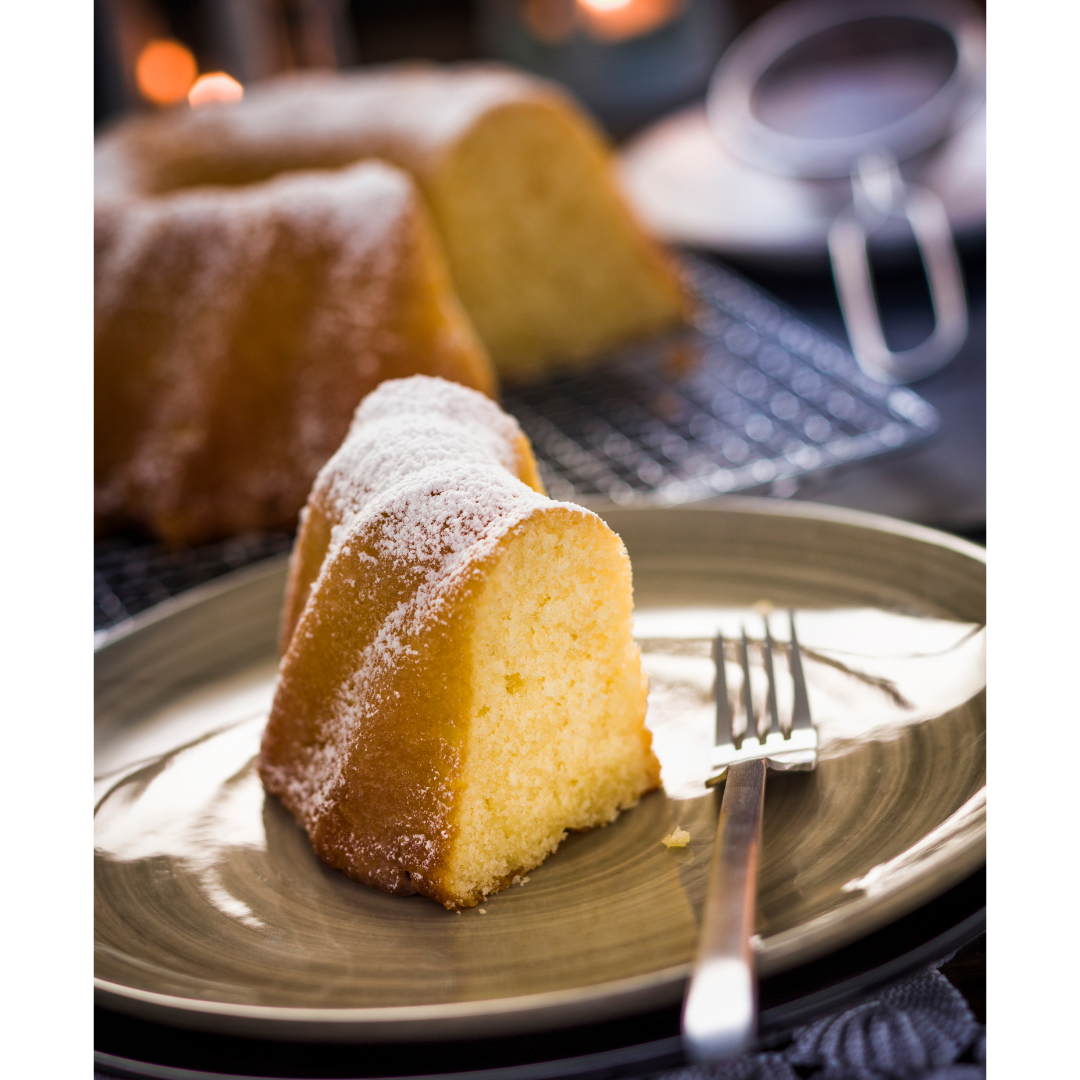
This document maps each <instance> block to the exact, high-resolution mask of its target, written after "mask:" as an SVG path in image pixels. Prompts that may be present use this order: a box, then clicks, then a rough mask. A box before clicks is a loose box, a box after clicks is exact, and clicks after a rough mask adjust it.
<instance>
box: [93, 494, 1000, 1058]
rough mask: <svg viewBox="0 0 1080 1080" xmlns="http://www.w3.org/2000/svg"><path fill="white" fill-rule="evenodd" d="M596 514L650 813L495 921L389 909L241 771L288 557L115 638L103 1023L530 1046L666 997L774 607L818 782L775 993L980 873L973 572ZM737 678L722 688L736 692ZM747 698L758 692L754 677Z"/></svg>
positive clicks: (781, 927)
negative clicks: (719, 721) (622, 616)
mask: <svg viewBox="0 0 1080 1080" xmlns="http://www.w3.org/2000/svg"><path fill="white" fill-rule="evenodd" d="M604 516H605V517H606V519H607V520H608V521H609V523H610V524H611V526H612V527H613V528H614V529H615V530H616V531H617V532H618V533H619V534H620V535H621V536H622V538H623V540H624V541H625V543H626V546H627V549H628V550H629V552H630V557H631V560H632V562H633V567H634V585H635V598H636V615H635V620H636V621H635V633H636V634H637V636H638V638H639V640H640V641H641V644H642V651H643V659H644V663H645V666H646V668H647V670H648V672H649V675H650V680H651V690H650V706H649V708H650V713H649V724H650V726H651V727H652V729H653V732H654V743H655V746H656V749H657V753H658V755H659V757H660V759H661V764H662V767H663V780H664V790H663V791H662V792H656V793H654V794H652V795H649V796H646V797H645V798H644V799H642V801H641V802H640V804H639V805H638V806H637V807H635V808H633V809H632V810H630V811H627V812H626V813H624V814H623V815H622V816H621V817H620V818H619V820H618V821H617V822H615V823H614V824H613V825H610V826H608V827H607V828H603V829H598V830H595V831H593V832H589V833H584V834H575V835H572V836H571V837H570V838H569V839H567V840H566V841H565V843H564V844H563V845H562V847H561V848H560V849H559V851H558V852H556V854H555V855H553V856H552V857H551V858H550V859H548V861H547V862H546V863H544V864H543V865H542V866H541V867H540V868H538V869H537V870H534V871H533V872H532V873H531V874H530V875H528V879H527V880H526V881H525V882H524V883H522V884H520V885H515V886H513V887H511V888H510V889H508V890H507V891H505V892H503V893H500V894H498V895H496V896H493V897H492V898H491V899H490V900H489V901H487V902H486V903H485V904H484V905H483V910H482V911H481V910H480V909H477V908H474V909H471V910H468V911H465V912H464V913H462V914H456V913H451V912H447V911H445V910H444V909H443V908H441V907H440V906H438V905H437V904H435V903H433V902H432V901H430V900H427V899H425V898H423V897H409V898H401V897H393V896H387V895H385V894H383V893H379V892H376V891H374V890H371V889H368V888H366V887H364V886H362V885H358V884H356V883H354V882H352V881H350V880H348V879H347V878H345V877H344V876H343V875H341V874H339V873H336V872H334V871H332V870H329V869H328V868H326V867H325V866H323V865H322V864H321V863H320V862H319V861H318V860H317V859H316V858H315V856H314V855H313V854H312V852H311V850H310V847H309V846H308V843H307V840H306V837H305V835H304V833H303V831H302V830H301V829H300V828H299V827H298V826H297V825H296V824H295V822H294V821H293V819H292V818H291V817H290V816H289V814H288V813H286V812H285V811H284V810H283V809H282V808H281V806H280V805H279V804H278V803H277V801H276V800H274V799H271V798H267V797H265V796H264V794H263V792H262V788H261V787H260V784H259V780H258V776H257V774H256V771H255V765H254V761H255V755H256V753H257V751H258V746H259V738H260V735H261V730H262V725H263V723H264V720H265V715H266V711H267V709H268V707H269V704H270V700H271V696H272V692H273V678H274V669H275V650H274V642H275V636H276V630H277V617H278V612H279V609H280V604H281V596H282V590H283V585H284V573H285V568H284V562H283V561H274V562H272V563H267V564H263V565H260V566H258V567H254V568H250V569H248V570H245V571H241V572H239V573H237V574H234V575H232V576H231V577H230V578H227V579H222V580H221V581H220V582H217V583H214V584H212V585H209V586H205V587H203V588H202V589H199V590H195V591H193V592H192V593H190V594H187V595H185V596H184V597H182V598H180V599H178V600H175V601H170V602H169V603H168V604H166V605H162V606H161V607H160V608H158V609H156V610H155V611H154V612H151V613H148V615H147V616H144V617H141V618H139V619H137V620H135V621H134V622H133V623H130V624H128V625H126V626H125V627H122V628H120V629H118V630H117V631H115V632H113V633H112V634H110V635H107V636H106V638H105V640H104V642H103V643H102V645H101V647H100V648H99V650H98V654H97V673H98V674H97V678H98V693H97V720H96V740H97V761H96V772H97V785H98V794H97V800H98V801H97V814H96V931H95V937H96V975H97V993H98V1001H99V1003H101V1004H103V1005H106V1006H107V1007H109V1008H112V1009H116V1010H120V1011H123V1012H126V1013H131V1014H135V1015H139V1016H144V1017H147V1018H150V1019H155V1020H160V1021H164V1022H166V1023H170V1024H177V1025H180V1026H188V1027H199V1028H205V1029H211V1030H218V1031H225V1032H230V1033H234V1034H250V1035H258V1036H263V1037H273V1038H303V1039H309V1040H312V1039H315V1040H332V1039H343V1040H371V1041H375V1040H403V1039H438V1038H445V1037H449V1036H465V1035H468V1036H480V1035H491V1034H497V1033H508V1032H520V1031H528V1030H539V1029H544V1028H549V1027H550V1028H554V1027H557V1026H561V1025H564V1024H568V1023H581V1022H584V1021H587V1020H593V1019H600V1018H603V1017H611V1016H619V1015H627V1014H630V1013H632V1012H634V1011H637V1010H640V1009H644V1008H649V1007H655V1006H660V1005H665V1004H669V1003H672V1002H675V1001H677V1000H678V999H679V998H680V996H681V994H682V992H683V988H684V984H685V980H686V978H687V975H688V972H689V965H690V961H691V958H692V956H693V951H694V943H695V937H696V934H697V927H698V919H699V915H700V910H701V905H702V901H703V898H704V889H705V878H706V870H707V867H708V862H709V854H710V847H711V839H712V834H713V830H714V828H715V822H716V815H717V808H718V802H717V795H716V794H715V793H709V792H707V791H706V790H705V788H704V786H703V781H704V780H705V778H706V776H705V773H704V772H703V771H702V765H703V761H704V758H705V755H706V752H707V749H708V744H709V733H710V730H711V724H712V710H711V706H710V702H709V692H710V687H711V683H712V667H711V660H710V658H709V643H710V641H711V638H712V636H713V635H714V634H715V632H716V631H717V629H722V630H724V631H725V632H726V633H727V634H729V635H734V634H737V633H738V632H739V631H740V629H741V628H742V627H743V626H745V627H746V629H747V633H748V634H749V635H750V637H751V638H760V636H761V633H762V619H763V618H764V617H768V618H770V619H771V623H772V629H773V633H774V635H775V636H776V637H777V638H783V637H785V636H786V614H785V613H784V609H786V608H788V607H794V608H795V609H796V610H797V612H798V614H797V619H798V625H799V629H800V640H801V641H802V643H803V646H804V650H805V660H804V663H805V667H806V672H807V678H808V681H809V687H810V691H809V692H810V703H811V708H812V711H813V713H814V718H815V720H816V722H817V723H818V724H819V727H820V731H821V738H822V753H821V762H820V765H819V767H818V769H817V770H816V771H815V772H813V773H805V774H788V775H780V774H770V780H769V784H768V787H767V793H766V805H765V825H764V856H763V863H762V866H761V871H760V880H759V897H758V914H757V930H758V937H757V939H756V941H755V946H756V950H757V959H758V967H759V970H760V971H761V973H762V974H768V973H773V972H778V971H783V970H786V969H789V968H792V967H794V966H797V965H799V964H801V963H804V962H806V961H808V960H810V959H813V958H815V957H819V956H822V955H824V954H826V953H828V952H829V951H830V950H833V949H836V948H838V947H840V946H841V945H843V944H846V943H848V942H850V941H853V940H855V939H857V938H859V937H860V936H863V935H865V934H867V933H869V932H870V931H872V930H875V929H878V928H880V927H882V926H884V925H886V924H888V923H889V922H891V921H892V920H894V919H896V918H898V917H900V916H901V915H904V914H906V913H907V912H909V911H911V910H913V909H914V908H916V907H918V906H919V905H920V904H923V903H925V902H927V901H928V900H929V899H931V898H933V897H934V896H936V895H939V894H940V893H941V892H943V891H944V890H946V889H947V888H949V887H950V886H952V885H953V884H955V883H956V882H958V881H960V880H961V879H963V878H964V877H966V876H967V875H968V874H970V873H971V872H972V871H973V870H974V869H976V868H977V867H978V866H979V865H980V864H981V862H982V861H983V859H984V844H985V801H984V774H985V766H984V734H985V694H984V685H985V677H984V662H983V645H984V629H983V623H984V618H985V613H984V605H985V575H984V571H985V565H984V556H983V552H982V550H981V549H979V548H976V547H974V546H973V545H970V544H967V543H965V542H964V541H960V540H956V539H953V538H951V537H947V536H944V535H942V534H939V533H935V532H933V531H931V530H927V529H922V528H919V527H917V526H911V525H905V524H901V523H898V522H894V521H890V520H887V519H883V518H876V517H870V516H867V515H861V514H857V513H853V512H850V511H840V510H831V509H825V508H818V507H807V506H795V505H791V504H777V503H771V502H766V501H764V500H755V499H733V500H728V501H725V502H723V503H721V504H718V505H715V506H711V507H695V508H693V509H680V510H674V509H672V510H657V509H644V510H612V511H610V512H606V513H605V514H604ZM770 610H771V612H772V613H771V614H769V612H770ZM752 652H754V650H752ZM755 658H756V659H760V658H759V657H757V656H756V652H755ZM780 668H781V669H783V668H784V665H783V664H781V665H780ZM781 674H782V675H783V671H782V672H781ZM737 680H738V672H737V669H735V668H734V665H729V691H730V692H731V693H732V695H733V696H735V695H737V693H738V685H737ZM780 682H781V689H782V691H784V692H786V686H785V682H786V681H785V679H784V678H781V680H780ZM751 683H752V690H753V693H754V695H755V697H758V696H763V694H764V685H763V672H762V671H761V670H760V668H757V667H755V668H754V669H753V670H752V672H751ZM784 696H785V694H784V693H782V695H781V703H780V704H781V711H783V708H784V704H785V701H784ZM676 826H680V827H681V828H683V829H685V830H686V831H687V832H689V834H690V842H689V845H688V846H687V847H686V848H683V849H678V848H672V849H670V850H669V849H668V848H667V847H665V846H664V845H663V844H662V843H661V840H662V838H663V837H664V836H666V835H667V834H669V833H670V832H671V831H672V830H673V829H674V828H675V827H676Z"/></svg>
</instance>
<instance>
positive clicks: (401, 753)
mask: <svg viewBox="0 0 1080 1080" xmlns="http://www.w3.org/2000/svg"><path fill="white" fill-rule="evenodd" d="M632 600H633V598H632V586H631V579H630V563H629V560H628V558H627V555H626V550H625V548H624V547H623V545H622V542H621V541H620V540H619V538H618V537H617V536H616V535H615V534H614V533H613V532H612V531H611V530H610V529H609V528H608V527H607V526H606V525H605V524H604V523H603V521H601V520H600V518H598V517H597V516H596V515H595V514H593V513H591V512H590V511H588V510H585V509H583V508H582V507H579V506H574V505H572V504H569V503H560V502H553V501H552V500H550V499H548V498H547V496H546V495H544V494H543V492H542V486H541V484H540V482H539V478H538V476H537V473H536V467H535V463H534V461H533V457H532V453H531V450H530V448H529V445H528V442H527V441H526V439H525V437H524V436H523V435H522V433H521V431H520V429H519V428H518V426H517V424H516V423H515V421H514V420H513V419H512V418H510V417H509V416H507V415H506V414H505V413H503V412H502V411H501V410H500V409H499V408H498V407H497V406H496V405H494V404H493V403H492V402H491V401H489V400H488V399H487V398H485V397H484V396H482V395H481V394H478V393H476V392H475V391H472V390H468V389H466V388H464V387H462V386H459V385H455V384H452V383H449V382H445V381H443V380H441V379H435V378H428V377H424V376H415V377H413V378H410V379H403V380H395V381H391V382H386V383H383V384H382V385H381V386H380V387H379V388H378V389H377V390H375V391H374V392H373V393H372V394H371V395H369V396H368V397H367V398H366V399H365V400H364V402H363V403H362V404H361V405H360V407H359V408H358V409H357V411H356V417H355V419H354V421H353V425H352V428H351V429H350V432H349V435H348V437H347V438H346V440H345V442H344V444H343V445H342V447H341V449H340V450H338V452H337V453H336V454H335V455H334V457H333V458H331V460H330V461H329V462H328V463H327V464H326V466H325V467H324V468H323V470H322V471H321V472H320V474H319V477H318V480H317V481H316V483H315V488H314V490H313V491H312V493H311V497H310V499H309V501H308V505H307V507H306V509H305V511H304V513H303V515H302V526H301V532H300V536H299V539H298V541H297V544H296V548H295V550H294V552H293V557H292V562H291V566H290V573H289V586H288V598H287V604H286V611H285V616H284V620H283V632H282V640H283V645H284V656H283V659H282V662H281V669H280V676H279V682H278V687H277V692H276V696H275V698H274V704H273V708H272V711H271V714H270V719H269V723H268V725H267V728H266V733H265V736H264V738H263V746H262V756H261V761H260V772H261V775H262V778H263V783H264V784H265V786H266V789H267V790H268V791H269V792H271V793H273V794H275V795H278V796H279V797H280V798H281V800H282V802H283V803H284V804H285V806H286V807H287V808H288V809H289V810H290V811H291V812H292V813H293V814H294V815H295V816H296V818H297V819H298V820H299V821H300V823H301V824H302V825H303V826H304V828H305V829H306V830H307V832H308V834H309V836H310V837H311V841H312V844H313V846H314V849H315V851H316V853H317V854H318V855H319V857H320V858H321V859H323V860H324V861H325V862H327V863H329V864H330V865H331V866H334V867H337V868H338V869H341V870H343V871H344V872H345V873H346V874H348V875H349V876H350V877H352V878H355V879H356V880H358V881H363V882H365V883H367V884H369V885H374V886H376V887H378V888H381V889H384V890H386V891H387V892H393V893H399V894H409V893H416V892H419V893H423V894H424V895H426V896H430V897H432V898H433V899H435V900H438V901H439V902H440V903H442V904H444V905H445V906H446V907H448V908H451V909H453V908H457V907H462V906H472V905H474V904H476V903H478V902H479V901H480V900H482V899H483V898H484V897H485V896H487V895H488V894H489V893H491V892H493V891H495V890H498V889H502V888H505V887H506V886H507V885H508V884H509V883H510V881H511V879H512V878H513V877H514V875H516V874H521V873H523V872H525V871H528V870H529V869H531V868H533V867H535V866H537V865H538V864H539V863H540V862H542V861H543V860H544V859H545V858H546V857H547V856H548V855H549V854H550V853H551V852H552V851H554V850H555V848H556V847H558V845H559V843H560V841H561V840H562V839H563V837H564V836H565V835H566V832H567V830H569V829H588V828H592V827H593V826H596V825H602V824H605V823H606V822H609V821H612V820H613V819H614V818H615V817H616V815H617V814H618V813H619V811H620V810H621V809H624V808H626V807H628V806H632V805H633V804H634V803H635V802H636V801H637V800H638V799H639V798H640V796H641V795H642V794H643V793H644V792H647V791H649V790H651V789H653V788H655V787H657V786H658V784H659V771H660V770H659V764H658V762H657V760H656V758H655V756H654V755H653V753H652V750H651V737H650V735H649V732H648V730H647V729H646V728H645V726H644V717H645V697H646V680H645V677H644V676H643V674H642V671H641V665H640V657H639V653H638V648H637V646H636V644H635V643H634V641H633V638H632V636H631V627H630V620H631V608H632Z"/></svg>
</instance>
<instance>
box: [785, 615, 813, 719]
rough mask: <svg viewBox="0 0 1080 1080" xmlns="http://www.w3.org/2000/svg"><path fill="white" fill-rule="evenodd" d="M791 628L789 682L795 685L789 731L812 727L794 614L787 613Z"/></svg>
mask: <svg viewBox="0 0 1080 1080" xmlns="http://www.w3.org/2000/svg"><path fill="white" fill-rule="evenodd" d="M788 619H789V623H790V626H791V651H790V652H789V653H788V660H789V663H790V665H791V681H792V682H793V683H794V684H795V704H794V706H793V708H792V710H791V729H792V731H794V730H795V729H796V728H810V727H813V726H814V724H813V721H812V720H811V719H810V699H809V697H808V696H807V693H806V676H805V675H804V674H803V666H802V653H801V652H800V651H799V639H798V638H797V637H796V636H795V612H794V611H788Z"/></svg>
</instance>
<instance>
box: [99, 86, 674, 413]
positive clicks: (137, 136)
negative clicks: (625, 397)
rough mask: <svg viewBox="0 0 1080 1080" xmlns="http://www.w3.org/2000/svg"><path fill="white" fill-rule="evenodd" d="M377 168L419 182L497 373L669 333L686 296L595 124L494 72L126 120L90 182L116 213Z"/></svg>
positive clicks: (275, 89) (272, 92)
mask: <svg viewBox="0 0 1080 1080" xmlns="http://www.w3.org/2000/svg"><path fill="white" fill-rule="evenodd" d="M372 157H377V158H381V159H383V160H385V161H388V162H391V163H393V164H395V165H398V166H400V167H401V168H404V169H406V170H408V171H409V172H410V173H412V175H413V176H414V177H415V179H416V180H417V182H418V183H419V185H420V188H421V189H422V191H423V193H424V196H425V198H426V200H427V203H428V206H429V208H430V210H431V212H432V216H433V218H434V222H435V225H436V228H437V230H438V232H439V234H440V236H441V239H442V243H443V246H444V248H445V251H446V256H447V260H448V263H449V267H450V271H451V275H452V277H453V281H454V285H455V288H456V290H457V293H458V295H459V296H460V298H461V301H462V303H463V305H464V307H465V309H466V311H467V312H468V314H469V315H470V317H471V319H472V321H473V324H474V326H475V327H476V330H477V332H478V333H479V335H480V337H481V338H482V339H483V341H484V342H485V344H486V346H487V348H488V351H489V353H490V355H491V357H492V359H493V361H494V363H495V366H496V368H497V370H498V371H499V373H500V374H501V375H503V376H505V377H507V378H519V377H528V376H531V375H534V374H536V373H537V372H540V371H542V370H544V369H545V368H547V367H548V366H550V365H552V364H555V363H568V362H575V361H579V362H580V361H583V360H587V359H589V358H592V357H594V356H596V355H597V354H599V353H602V352H603V351H604V350H606V349H609V348H611V347H612V346H615V345H618V344H619V343H621V342H624V341H628V340H631V339H633V338H636V337H644V336H647V335H651V334H653V333H655V332H658V331H661V330H663V329H665V328H667V327H670V326H673V325H674V324H676V323H678V322H679V321H680V319H681V317H682V315H683V312H684V304H685V301H684V298H683V294H682V290H681V288H680V286H679V284H678V282H677V280H676V277H675V275H674V274H673V272H672V270H671V268H670V266H669V265H668V263H667V261H666V258H665V256H664V255H663V254H662V253H661V251H660V250H659V248H658V247H657V246H656V245H655V244H654V243H653V242H652V241H651V240H649V239H648V238H647V237H646V236H645V235H644V233H643V232H642V231H641V229H640V228H639V226H638V225H637V224H636V222H635V221H634V220H633V218H632V217H631V215H630V212H629V210H628V209H627V207H626V204H625V203H624V201H623V199H622V197H621V195H620V194H619V193H618V192H617V190H616V189H615V187H614V185H613V182H612V176H611V171H612V170H611V164H610V161H609V154H608V151H607V148H606V147H605V145H604V143H603V141H602V139H601V138H600V136H599V135H598V133H597V131H596V130H595V129H594V127H593V125H592V124H591V123H590V122H589V121H588V120H587V119H586V118H585V117H584V116H583V115H582V113H581V112H580V111H579V110H578V109H577V107H576V106H575V105H573V103H572V102H571V101H570V100H569V99H568V98H567V97H566V95H564V94H563V93H562V92H560V91H559V90H557V89H556V88H555V87H554V86H553V85H551V84H548V83H546V82H542V81H540V80H538V79H535V78H532V77H529V76H526V75H523V74H519V73H516V72H513V71H511V70H509V69H505V68H500V67H497V66H494V65H490V66H489V65H467V66H459V67H436V66H421V65H410V66H399V67H392V68H386V69H376V70H374V71H371V70H369V71H364V72H359V73H355V74H349V75H344V76H342V75H332V74H316V73H309V74H306V75H302V76H297V75H292V76H289V77H285V78H281V79H277V80H271V81H267V82H265V83H262V84H260V85H258V86H255V87H252V88H250V89H249V90H248V92H247V93H246V94H245V96H244V99H243V101H242V102H239V103H236V104H230V105H213V106H207V107H204V108H200V109H197V110H177V111H175V112H173V113H170V114H165V115H158V116H153V117H147V118H139V119H135V120H132V121H128V122H126V123H124V124H122V125H120V126H119V127H117V128H116V129H115V130H113V131H112V132H111V133H109V134H108V135H106V136H104V137H103V138H101V139H100V140H98V145H97V149H96V154H95V165H96V169H95V172H96V178H95V186H96V189H97V191H98V193H99V195H100V196H101V197H102V198H103V199H105V200H106V201H113V202H115V201H117V200H120V201H125V202H126V201H130V200H132V199H138V198H141V197H143V196H147V195H160V194H163V193H166V192H171V191H175V190H176V189H178V188H190V187H196V186H200V185H208V184H209V185H219V186H220V185H230V186H242V185H247V184H251V183H254V182H256V181H260V180H265V179H266V178H268V177H270V176H273V175H274V174H276V173H279V172H282V171H285V170H291V169H332V168H339V167H341V166H344V165H347V164H349V163H351V162H355V161H357V160H359V159H361V158H372ZM354 404H355V403H354Z"/></svg>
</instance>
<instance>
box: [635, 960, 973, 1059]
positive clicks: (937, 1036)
mask: <svg viewBox="0 0 1080 1080" xmlns="http://www.w3.org/2000/svg"><path fill="white" fill-rule="evenodd" d="M985 1076H986V1029H985V1028H984V1027H983V1025H982V1024H980V1023H978V1022H977V1021H976V1020H975V1017H974V1016H973V1015H972V1012H971V1009H970V1008H969V1007H968V1003H967V1002H966V1001H965V1000H964V998H963V996H962V995H961V993H960V992H959V991H958V990H957V989H956V988H955V987H954V986H953V985H952V983H950V982H949V980H948V979H946V978H945V976H944V975H942V974H941V972H939V971H936V970H931V971H925V972H923V973H922V974H919V975H913V976H911V978H908V979H905V980H904V981H903V982H900V983H897V984H896V985H895V986H892V987H890V988H889V989H888V990H885V991H883V992H882V993H881V994H880V995H879V996H878V997H877V998H875V999H874V1000H872V1001H867V1002H863V1003H862V1004H859V1005H855V1006H854V1007H853V1008H850V1009H847V1010H846V1011H845V1012H841V1013H835V1014H833V1015H831V1016H825V1017H822V1018H821V1019H819V1020H815V1021H814V1022H813V1023H811V1024H807V1025H806V1027H801V1028H796V1029H795V1031H794V1032H793V1033H792V1040H791V1043H790V1044H789V1045H788V1046H787V1047H786V1048H785V1049H784V1050H781V1051H776V1052H772V1053H764V1054H748V1055H747V1056H746V1057H744V1058H741V1059H739V1060H738V1061H733V1062H731V1063H730V1064H725V1065H715V1066H700V1065H698V1066H690V1067H688V1068H682V1069H676V1070H674V1071H672V1072H667V1073H663V1074H660V1075H659V1076H658V1077H656V1078H655V1080H982V1078H984V1077H985Z"/></svg>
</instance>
